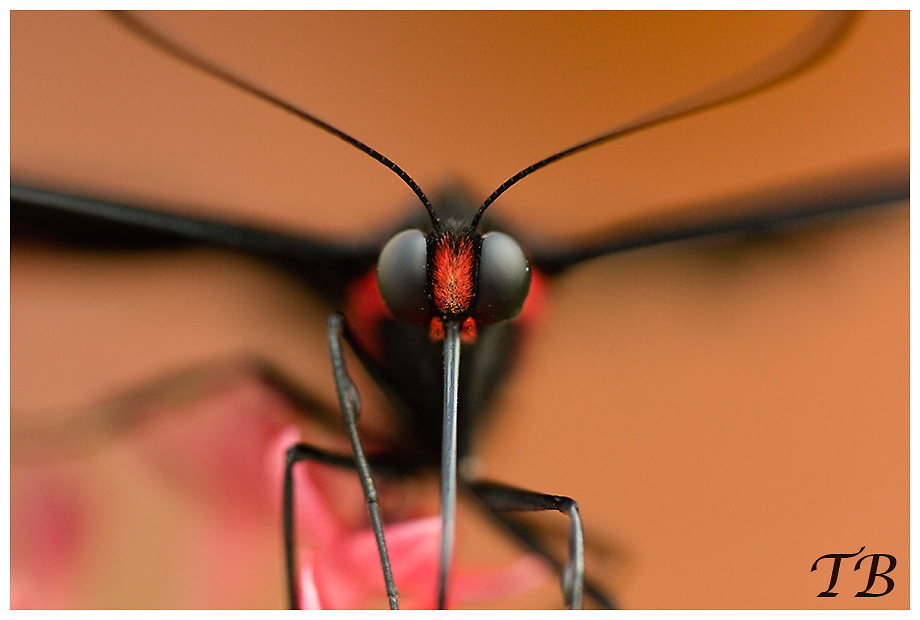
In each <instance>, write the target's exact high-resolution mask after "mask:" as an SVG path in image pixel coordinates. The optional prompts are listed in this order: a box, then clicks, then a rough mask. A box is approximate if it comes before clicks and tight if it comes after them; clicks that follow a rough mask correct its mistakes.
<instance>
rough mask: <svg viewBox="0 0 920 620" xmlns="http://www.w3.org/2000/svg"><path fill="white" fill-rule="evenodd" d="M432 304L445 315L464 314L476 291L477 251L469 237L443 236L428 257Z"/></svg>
mask: <svg viewBox="0 0 920 620" xmlns="http://www.w3.org/2000/svg"><path fill="white" fill-rule="evenodd" d="M431 287H432V296H433V297H434V305H435V307H436V308H437V309H438V312H440V313H442V314H443V315H447V316H452V315H453V316H456V315H460V314H467V313H468V312H469V310H470V306H471V305H472V303H473V299H474V297H475V292H476V248H475V241H474V239H471V238H469V237H456V236H453V235H443V236H441V237H439V238H438V239H437V241H436V242H435V247H434V252H433V253H432V256H431Z"/></svg>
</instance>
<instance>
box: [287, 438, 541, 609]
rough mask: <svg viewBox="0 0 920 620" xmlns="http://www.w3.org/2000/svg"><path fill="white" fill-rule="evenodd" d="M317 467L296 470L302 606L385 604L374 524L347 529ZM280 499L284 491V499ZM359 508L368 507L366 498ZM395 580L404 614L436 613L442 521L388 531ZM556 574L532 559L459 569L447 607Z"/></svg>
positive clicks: (419, 521) (521, 588) (403, 524)
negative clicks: (305, 541) (303, 545)
mask: <svg viewBox="0 0 920 620" xmlns="http://www.w3.org/2000/svg"><path fill="white" fill-rule="evenodd" d="M299 439H300V437H299V433H298V431H297V429H295V428H288V429H286V430H285V431H284V432H282V433H280V434H279V436H278V438H277V444H276V449H275V450H274V451H269V454H272V452H274V453H275V454H276V455H283V454H284V452H285V451H286V449H287V448H288V447H290V446H291V445H293V444H295V443H297V442H298V441H299ZM271 463H272V464H271V465H270V467H269V471H273V473H272V474H271V475H272V479H273V480H276V481H279V482H280V480H281V470H280V468H279V464H283V456H282V458H278V456H273V457H271ZM323 467H324V466H322V465H317V464H316V463H311V462H303V463H299V464H298V465H297V466H296V467H295V469H294V472H295V473H294V479H295V495H294V497H295V512H296V517H295V518H296V523H297V526H296V527H297V528H298V540H300V539H302V538H301V537H304V536H305V537H306V538H307V539H308V540H309V541H310V543H311V546H310V547H308V548H306V549H304V550H302V551H301V552H300V561H299V568H300V587H301V592H300V594H301V604H302V606H303V607H304V608H305V609H361V608H364V607H366V606H368V605H370V604H373V603H374V602H377V603H378V604H380V603H381V602H385V588H384V582H383V575H382V571H381V568H380V558H379V555H378V552H377V543H376V540H375V538H374V533H373V530H371V528H370V527H357V528H355V527H349V525H347V524H346V523H345V519H343V518H342V517H341V516H339V515H336V514H335V513H334V510H333V507H332V506H331V505H330V504H329V502H328V501H327V497H326V494H324V493H323V491H322V489H321V486H320V485H319V484H318V481H317V478H316V475H317V470H319V469H321V468H323ZM278 496H279V497H280V493H279V495H278ZM359 504H360V506H359V508H360V509H361V510H365V508H364V501H363V497H361V498H360V499H359ZM384 534H385V536H386V541H387V549H388V552H389V556H390V559H391V562H392V565H393V578H394V581H395V582H396V587H397V589H398V591H399V594H400V600H399V602H400V608H402V609H433V608H434V606H435V605H436V600H437V594H436V593H437V585H438V584H437V576H438V564H439V551H440V541H441V521H440V518H439V517H437V516H431V517H422V518H413V519H407V520H404V521H400V522H396V523H391V524H389V525H386V526H384ZM549 575H550V572H549V570H548V568H547V566H546V564H545V563H544V562H543V561H542V560H541V559H540V558H539V557H537V556H533V555H528V556H525V557H523V558H521V559H520V560H518V561H517V562H515V563H513V564H511V565H510V566H506V567H502V568H499V569H462V568H455V569H454V570H453V572H452V574H451V580H450V592H449V595H448V606H450V605H451V604H452V603H463V602H475V601H482V600H486V599H490V598H500V597H507V596H512V595H515V594H518V593H521V592H526V591H527V590H529V589H531V588H534V587H536V586H538V585H540V584H541V583H543V582H544V581H545V580H546V578H547V577H548V576H549Z"/></svg>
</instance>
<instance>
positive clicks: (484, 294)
mask: <svg viewBox="0 0 920 620" xmlns="http://www.w3.org/2000/svg"><path fill="white" fill-rule="evenodd" d="M529 290H530V260H528V258H527V255H526V254H525V253H524V250H523V248H521V246H520V245H518V242H517V241H515V240H514V239H512V238H511V237H509V236H508V235H506V234H504V233H500V232H490V233H486V234H485V235H483V237H482V255H481V257H480V259H479V286H478V289H477V291H476V309H475V311H474V317H475V319H476V321H478V322H480V323H483V324H488V323H497V322H498V321H504V320H506V319H511V318H514V317H515V316H517V315H518V313H519V312H520V311H521V308H522V307H523V305H524V300H525V299H527V292H528V291H529Z"/></svg>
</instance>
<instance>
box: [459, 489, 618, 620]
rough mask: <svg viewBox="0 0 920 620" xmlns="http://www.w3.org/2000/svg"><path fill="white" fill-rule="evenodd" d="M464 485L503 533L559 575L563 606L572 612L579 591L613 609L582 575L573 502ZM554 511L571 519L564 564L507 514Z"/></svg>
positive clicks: (520, 491)
mask: <svg viewBox="0 0 920 620" xmlns="http://www.w3.org/2000/svg"><path fill="white" fill-rule="evenodd" d="M464 486H465V487H466V488H467V489H468V490H469V491H470V492H471V493H472V494H473V495H474V497H476V499H478V500H479V502H480V505H481V506H483V507H484V508H486V510H487V512H488V514H489V515H490V516H492V517H493V518H494V519H495V520H496V521H497V522H498V523H499V524H500V525H501V526H502V527H503V528H504V529H505V530H506V531H508V532H509V533H510V534H512V535H513V536H514V537H515V538H517V539H518V540H519V541H520V542H521V543H522V544H523V545H524V546H525V547H527V548H528V549H530V550H531V551H533V552H535V553H537V554H539V555H541V556H542V557H543V558H544V559H545V560H546V561H547V562H548V563H549V564H550V566H552V568H553V569H554V570H555V571H556V572H557V573H559V575H560V577H561V581H562V590H563V595H564V596H565V599H566V603H567V604H568V605H569V606H570V607H572V608H573V609H577V608H579V607H580V599H581V593H582V591H583V592H584V594H586V595H588V596H590V597H591V598H592V599H594V600H595V601H596V602H597V603H598V604H600V605H601V606H602V607H604V608H606V609H616V604H615V603H614V602H613V600H612V599H611V598H610V597H609V596H608V595H607V594H606V593H605V592H604V591H603V589H602V588H601V587H600V586H598V585H597V584H595V583H593V582H592V581H590V580H586V579H585V574H584V542H583V541H584V536H583V534H582V529H581V519H580V518H579V516H578V506H577V504H576V503H575V501H574V500H572V499H571V498H569V497H564V496H561V495H547V494H544V493H536V492H534V491H527V490H524V489H519V488H515V487H510V486H507V485H503V484H500V483H494V482H485V481H466V483H465V484H464ZM542 510H556V511H559V512H562V513H563V514H566V515H567V516H569V517H570V519H571V526H570V534H569V558H568V562H567V563H566V564H563V563H562V562H560V561H559V560H558V559H556V557H555V556H554V555H553V554H552V553H551V551H550V550H549V548H548V547H547V546H546V545H545V544H544V542H543V540H542V539H541V536H540V535H539V534H538V533H537V532H536V531H534V530H533V528H531V527H529V526H527V525H526V524H524V523H522V522H520V521H517V520H515V519H514V518H512V517H511V515H508V514H506V513H507V512H508V511H542Z"/></svg>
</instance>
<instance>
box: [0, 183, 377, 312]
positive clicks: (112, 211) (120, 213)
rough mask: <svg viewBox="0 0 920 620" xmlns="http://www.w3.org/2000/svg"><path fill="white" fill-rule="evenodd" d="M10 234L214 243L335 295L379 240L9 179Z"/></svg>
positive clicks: (153, 245)
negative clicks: (345, 240) (328, 237)
mask: <svg viewBox="0 0 920 620" xmlns="http://www.w3.org/2000/svg"><path fill="white" fill-rule="evenodd" d="M10 228H11V236H12V237H13V238H14V239H15V238H24V237H30V236H33V237H40V238H45V239H50V240H52V241H56V242H59V243H64V244H67V245H71V246H76V247H83V248H91V249H94V250H105V249H109V250H167V249H178V248H184V247H193V246H198V247H213V248H219V249H226V250H232V251H237V252H241V253H243V254H247V255H250V256H253V257H255V258H258V259H261V260H265V261H268V262H270V263H274V264H276V265H278V266H279V267H281V268H282V269H284V270H285V271H287V272H289V273H291V274H292V275H294V276H295V277H298V278H300V279H303V280H305V281H307V282H308V283H310V284H312V285H314V286H315V287H318V288H320V289H321V291H325V292H328V293H331V294H333V295H335V294H337V293H340V292H341V290H342V289H344V287H345V286H346V285H347V284H348V283H349V282H351V281H352V280H353V279H354V278H355V277H357V276H359V275H361V274H362V273H364V272H365V271H366V270H367V269H370V268H371V266H373V264H374V263H375V262H376V260H377V253H378V252H379V247H378V245H377V244H376V243H365V244H342V243H330V242H328V241H322V240H318V239H310V238H306V237H302V236H296V235H291V234H285V233H280V232H275V231H271V230H267V229H265V228H261V227H259V226H256V225H250V224H248V223H234V222H228V221H218V220H210V219H205V218H197V217H189V216H185V215H177V214H173V213H164V212H160V211H156V210H153V209H147V208H141V207H135V206H128V205H124V204H117V203H113V202H106V201H102V200H97V199H93V198H84V197H79V196H71V195H67V194H61V193H56V192H50V191H46V190H42V189H35V188H31V187H24V186H21V185H13V184H11V185H10Z"/></svg>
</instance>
